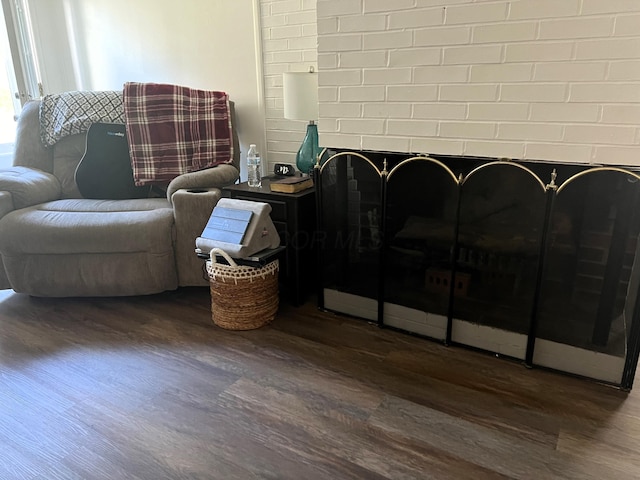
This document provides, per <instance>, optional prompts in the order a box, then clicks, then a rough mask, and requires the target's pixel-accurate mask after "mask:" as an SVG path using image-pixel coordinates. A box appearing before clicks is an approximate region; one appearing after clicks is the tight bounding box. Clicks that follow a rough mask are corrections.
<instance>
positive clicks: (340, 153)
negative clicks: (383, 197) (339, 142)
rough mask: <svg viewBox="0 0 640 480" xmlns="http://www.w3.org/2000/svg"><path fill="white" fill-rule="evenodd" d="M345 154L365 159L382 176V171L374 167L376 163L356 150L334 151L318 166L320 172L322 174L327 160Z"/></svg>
mask: <svg viewBox="0 0 640 480" xmlns="http://www.w3.org/2000/svg"><path fill="white" fill-rule="evenodd" d="M345 155H353V156H354V157H359V158H361V159H362V160H365V161H366V162H367V163H369V165H371V166H372V167H373V168H374V169H375V171H376V172H378V176H379V177H382V172H381V171H380V169H379V168H378V167H376V164H375V163H373V162H372V161H371V160H369V159H368V158H367V157H365V156H364V155H362V154H361V153H358V152H339V153H336V154H335V155H332V156H330V157H329V158H327V161H326V162H324V163H323V164H322V166H321V167H320V174H322V171H323V170H324V167H326V166H327V165H328V164H329V162H331V160H333V159H334V158H338V157H340V156H345Z"/></svg>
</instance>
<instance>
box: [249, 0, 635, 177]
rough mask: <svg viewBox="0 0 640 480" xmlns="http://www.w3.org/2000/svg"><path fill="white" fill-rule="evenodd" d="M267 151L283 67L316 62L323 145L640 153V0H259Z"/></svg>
mask: <svg viewBox="0 0 640 480" xmlns="http://www.w3.org/2000/svg"><path fill="white" fill-rule="evenodd" d="M261 7H262V19H261V20H262V35H263V50H264V73H265V99H266V115H267V139H268V149H269V161H270V162H273V161H289V162H291V163H292V162H293V161H294V158H295V151H296V150H297V148H298V146H299V144H300V142H301V140H302V137H303V136H304V128H305V127H304V122H292V121H288V120H284V119H283V114H282V89H281V86H282V72H284V71H288V70H292V71H293V70H298V71H303V70H305V69H306V67H307V66H308V65H317V68H318V70H319V83H320V91H319V95H320V120H319V129H320V143H321V145H322V146H331V147H341V148H352V149H372V150H389V151H397V152H415V153H441V154H456V155H480V156H489V157H511V158H520V159H525V158H526V159H540V160H557V161H564V162H581V163H597V164H609V165H640V155H638V153H640V1H639V0H606V1H604V0H561V1H559V0H511V1H506V0H394V1H389V0H308V1H307V0H261Z"/></svg>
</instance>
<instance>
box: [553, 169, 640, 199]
mask: <svg viewBox="0 0 640 480" xmlns="http://www.w3.org/2000/svg"><path fill="white" fill-rule="evenodd" d="M595 172H618V173H624V174H625V175H630V176H632V177H634V178H635V179H636V180H640V175H638V174H637V173H634V172H632V171H630V170H625V169H624V168H619V167H594V168H590V169H589V170H584V171H582V172H578V173H576V174H575V175H573V176H571V177H569V178H567V179H566V180H565V181H564V182H562V185H560V186H559V187H558V190H557V191H556V194H559V193H560V192H561V191H562V189H563V188H564V187H565V186H566V185H568V184H569V183H571V182H573V181H574V180H577V179H578V178H580V177H583V176H584V175H587V174H588V173H595Z"/></svg>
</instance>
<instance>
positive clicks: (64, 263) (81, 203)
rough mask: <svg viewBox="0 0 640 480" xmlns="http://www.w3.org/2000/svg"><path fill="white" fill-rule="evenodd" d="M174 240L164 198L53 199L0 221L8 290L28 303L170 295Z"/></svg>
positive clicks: (173, 283)
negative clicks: (36, 298) (30, 300)
mask: <svg viewBox="0 0 640 480" xmlns="http://www.w3.org/2000/svg"><path fill="white" fill-rule="evenodd" d="M174 237H175V235H174V219H173V209H172V208H171V206H170V204H169V202H168V201H167V200H166V199H164V198H150V199H137V200H87V199H67V200H57V201H53V202H47V203H43V204H40V205H36V206H33V207H28V208H24V209H21V210H16V211H13V212H10V213H8V214H7V215H5V216H4V217H3V218H2V219H0V254H2V258H3V260H4V268H5V271H6V274H7V277H8V279H9V281H10V283H11V286H12V288H13V289H14V290H15V291H17V292H21V291H22V292H26V293H29V294H31V295H36V296H68V294H69V292H74V295H80V296H110V295H122V294H128V295H136V294H137V295H143V294H148V293H156V292H158V291H163V290H173V289H175V288H177V287H178V279H177V275H176V270H175V255H174V246H173V244H174V241H173V239H174Z"/></svg>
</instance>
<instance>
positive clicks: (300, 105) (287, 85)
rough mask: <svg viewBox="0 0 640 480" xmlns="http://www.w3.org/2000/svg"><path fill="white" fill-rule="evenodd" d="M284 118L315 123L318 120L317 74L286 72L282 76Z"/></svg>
mask: <svg viewBox="0 0 640 480" xmlns="http://www.w3.org/2000/svg"><path fill="white" fill-rule="evenodd" d="M282 90H283V97H284V118H287V119H289V120H306V121H312V120H313V121H315V120H317V119H318V74H317V73H315V72H287V73H284V74H283V78H282Z"/></svg>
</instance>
